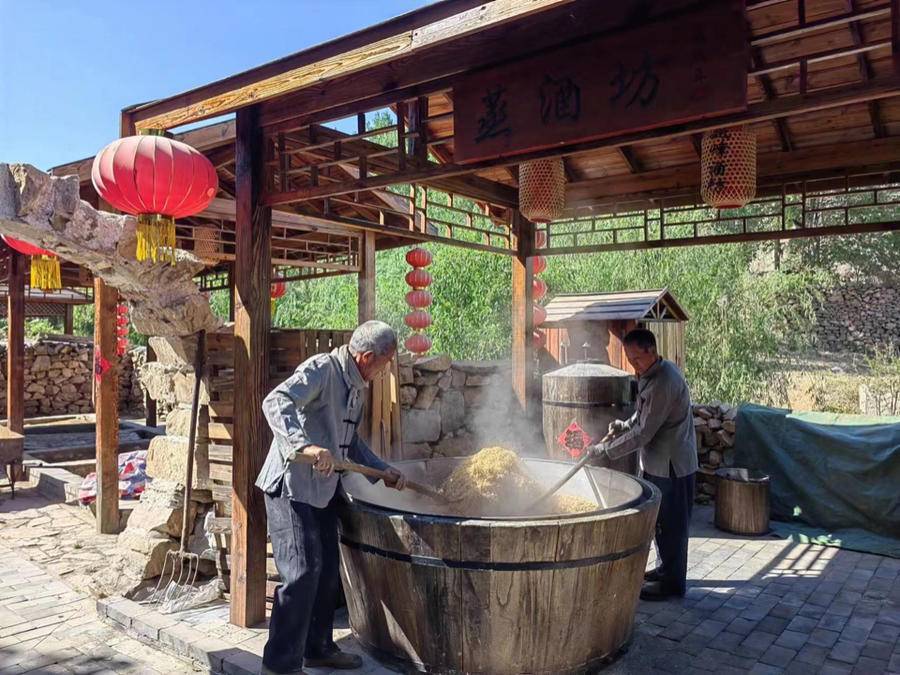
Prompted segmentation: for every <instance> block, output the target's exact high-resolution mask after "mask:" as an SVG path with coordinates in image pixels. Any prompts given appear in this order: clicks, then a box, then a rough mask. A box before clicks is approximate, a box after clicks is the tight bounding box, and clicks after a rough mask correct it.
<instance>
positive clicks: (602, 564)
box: [341, 459, 659, 675]
mask: <svg viewBox="0 0 900 675" xmlns="http://www.w3.org/2000/svg"><path fill="white" fill-rule="evenodd" d="M459 461H460V460H459V459H433V460H421V461H405V462H397V463H396V466H397V467H398V468H400V469H401V470H403V471H404V472H405V473H406V474H407V475H408V476H409V477H411V478H413V479H416V480H421V481H423V482H431V483H432V484H437V483H439V482H440V481H441V480H442V479H443V478H444V477H446V476H447V475H448V474H449V473H450V471H452V469H453V467H454V466H455V465H456V464H457V463H458V462H459ZM525 461H526V463H527V465H528V468H529V470H530V472H531V474H532V475H533V476H534V477H535V478H536V479H537V480H538V481H539V482H540V483H542V484H543V485H547V486H549V485H550V484H552V483H553V482H554V481H555V480H557V479H558V478H559V477H560V476H561V475H562V474H563V473H564V472H565V471H566V470H567V469H568V468H569V465H568V464H567V463H565V462H558V461H552V460H541V459H533V460H525ZM343 483H344V486H345V489H346V490H347V492H348V496H349V502H348V504H347V505H346V506H345V507H344V508H343V512H342V533H341V571H342V579H343V583H344V589H345V594H346V597H347V605H348V609H349V613H350V624H351V627H352V629H353V632H354V634H355V635H356V637H357V638H358V639H359V641H360V643H361V644H362V645H363V647H364V648H365V649H366V650H368V651H369V652H370V653H371V654H373V655H374V656H375V657H376V658H379V659H380V660H383V661H386V662H388V663H392V664H395V665H398V666H401V667H402V668H404V669H410V668H412V669H415V670H419V671H424V672H430V673H491V674H494V675H502V674H506V673H547V674H549V673H554V674H561V673H581V672H585V671H588V670H591V669H593V668H596V667H598V666H600V665H602V664H603V663H604V662H606V661H608V660H611V659H612V658H614V657H615V656H616V655H617V654H618V653H619V651H620V650H621V649H622V647H623V646H624V645H625V644H626V643H627V642H628V640H629V639H630V637H631V633H632V628H633V624H634V613H635V609H636V607H637V602H638V595H639V593H640V589H641V584H642V581H643V575H644V569H645V566H646V562H647V554H648V551H649V546H650V541H651V540H652V538H653V532H654V529H655V523H656V514H657V510H658V509H659V492H658V491H657V490H656V488H655V487H653V486H652V485H650V484H649V483H647V482H645V481H643V480H640V479H637V478H633V477H631V476H627V475H624V474H622V473H618V472H615V471H610V470H608V469H604V468H596V467H588V468H587V469H586V470H585V471H583V472H581V473H579V474H578V475H577V476H576V477H575V479H573V482H572V484H571V485H570V486H567V488H566V490H565V492H567V493H568V494H577V495H580V496H584V497H591V496H595V495H596V494H598V493H600V494H602V495H603V500H604V501H605V503H606V504H607V506H608V508H605V509H600V508H599V506H598V510H597V511H595V512H591V513H587V514H578V515H574V516H573V515H555V514H550V515H548V516H545V517H531V518H504V519H499V518H497V519H489V518H468V519H466V518H460V517H455V516H452V515H446V514H442V513H440V510H439V509H437V508H436V507H435V506H434V505H433V504H431V503H430V502H427V501H426V500H423V499H420V498H418V497H415V496H413V495H409V494H406V493H398V492H396V491H394V490H389V489H387V488H385V487H383V486H382V485H380V484H379V485H371V484H369V483H368V482H366V481H365V480H364V479H360V477H358V476H347V477H345V478H344V479H343ZM416 511H418V513H417V512H416Z"/></svg>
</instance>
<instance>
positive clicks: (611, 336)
mask: <svg viewBox="0 0 900 675" xmlns="http://www.w3.org/2000/svg"><path fill="white" fill-rule="evenodd" d="M545 309H546V310H547V320H546V322H545V323H544V324H543V325H542V326H541V328H542V329H545V330H546V333H547V343H546V351H547V352H548V354H549V356H550V357H552V359H553V361H555V362H556V363H557V364H559V365H566V364H567V363H574V362H575V361H578V360H580V359H583V358H585V357H587V358H591V359H598V360H600V361H601V362H603V363H607V364H609V365H611V366H613V367H615V368H620V369H621V370H624V371H626V372H634V371H633V370H632V368H631V367H630V366H629V365H628V360H627V359H626V358H625V351H624V349H623V348H622V338H623V337H625V334H626V333H628V331H630V330H632V329H633V328H647V329H649V330H651V331H653V333H654V335H656V342H657V345H658V347H659V353H660V355H661V356H662V357H663V358H665V359H668V360H670V361H672V362H673V363H675V364H676V365H677V366H678V367H679V368H682V369H684V323H685V321H687V320H688V316H687V312H685V311H684V309H682V307H681V305H679V304H678V301H677V300H675V297H674V296H673V295H672V294H671V293H670V292H669V291H668V290H667V289H665V288H663V289H661V290H650V291H622V292H615V293H570V294H564V295H557V296H556V297H555V298H553V299H552V300H551V301H550V302H549V303H548V304H547V306H546V307H545ZM584 345H588V346H587V347H586V348H585V347H584Z"/></svg>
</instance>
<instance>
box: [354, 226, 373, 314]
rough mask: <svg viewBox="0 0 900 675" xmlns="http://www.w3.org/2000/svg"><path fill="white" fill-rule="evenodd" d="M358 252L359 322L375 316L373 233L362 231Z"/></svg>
mask: <svg viewBox="0 0 900 675" xmlns="http://www.w3.org/2000/svg"><path fill="white" fill-rule="evenodd" d="M361 246H362V248H361V250H360V252H359V282H358V289H359V293H358V295H359V313H358V318H359V323H363V322H364V321H371V320H372V319H374V318H375V233H374V232H369V231H366V232H365V233H363V238H362V242H361Z"/></svg>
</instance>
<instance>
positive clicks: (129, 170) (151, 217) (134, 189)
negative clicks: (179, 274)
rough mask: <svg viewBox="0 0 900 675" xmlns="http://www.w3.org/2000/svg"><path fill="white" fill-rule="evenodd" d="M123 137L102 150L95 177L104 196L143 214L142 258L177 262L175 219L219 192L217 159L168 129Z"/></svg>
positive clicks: (139, 246)
mask: <svg viewBox="0 0 900 675" xmlns="http://www.w3.org/2000/svg"><path fill="white" fill-rule="evenodd" d="M143 133H144V135H140V136H128V137H127V138H120V139H119V140H117V141H113V142H112V143H110V144H109V145H107V146H106V147H105V148H103V150H101V151H100V152H99V153H97V156H96V157H95V158H94V164H93V167H92V168H91V180H92V181H93V183H94V187H95V188H96V190H97V193H98V194H99V195H100V197H101V198H102V199H104V200H106V201H107V202H109V203H110V204H112V205H113V206H114V207H115V208H117V209H119V210H120V211H124V212H125V213H130V214H131V215H133V216H137V219H138V223H137V252H136V256H135V257H136V258H137V259H138V260H152V261H153V262H156V261H158V260H163V261H169V262H173V263H174V262H175V219H176V218H186V217H188V216H193V215H196V214H198V213H200V212H201V211H203V210H204V209H205V208H206V207H207V206H209V203H210V202H211V201H212V200H213V197H215V196H216V192H217V191H218V189H219V179H218V176H217V175H216V169H215V167H214V166H213V165H212V163H211V162H210V161H209V160H208V159H207V158H206V157H205V156H204V155H203V154H202V153H200V152H199V151H197V150H195V149H194V148H192V147H191V146H189V145H187V144H186V143H182V142H180V141H176V140H173V139H171V138H167V137H166V136H165V135H164V132H162V131H158V130H147V131H146V132H143Z"/></svg>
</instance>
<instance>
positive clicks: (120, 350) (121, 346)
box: [116, 337, 128, 356]
mask: <svg viewBox="0 0 900 675" xmlns="http://www.w3.org/2000/svg"><path fill="white" fill-rule="evenodd" d="M127 351H128V340H126V339H125V338H123V337H120V338H119V339H118V340H117V341H116V354H118V355H119V356H124V355H125V352H127Z"/></svg>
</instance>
